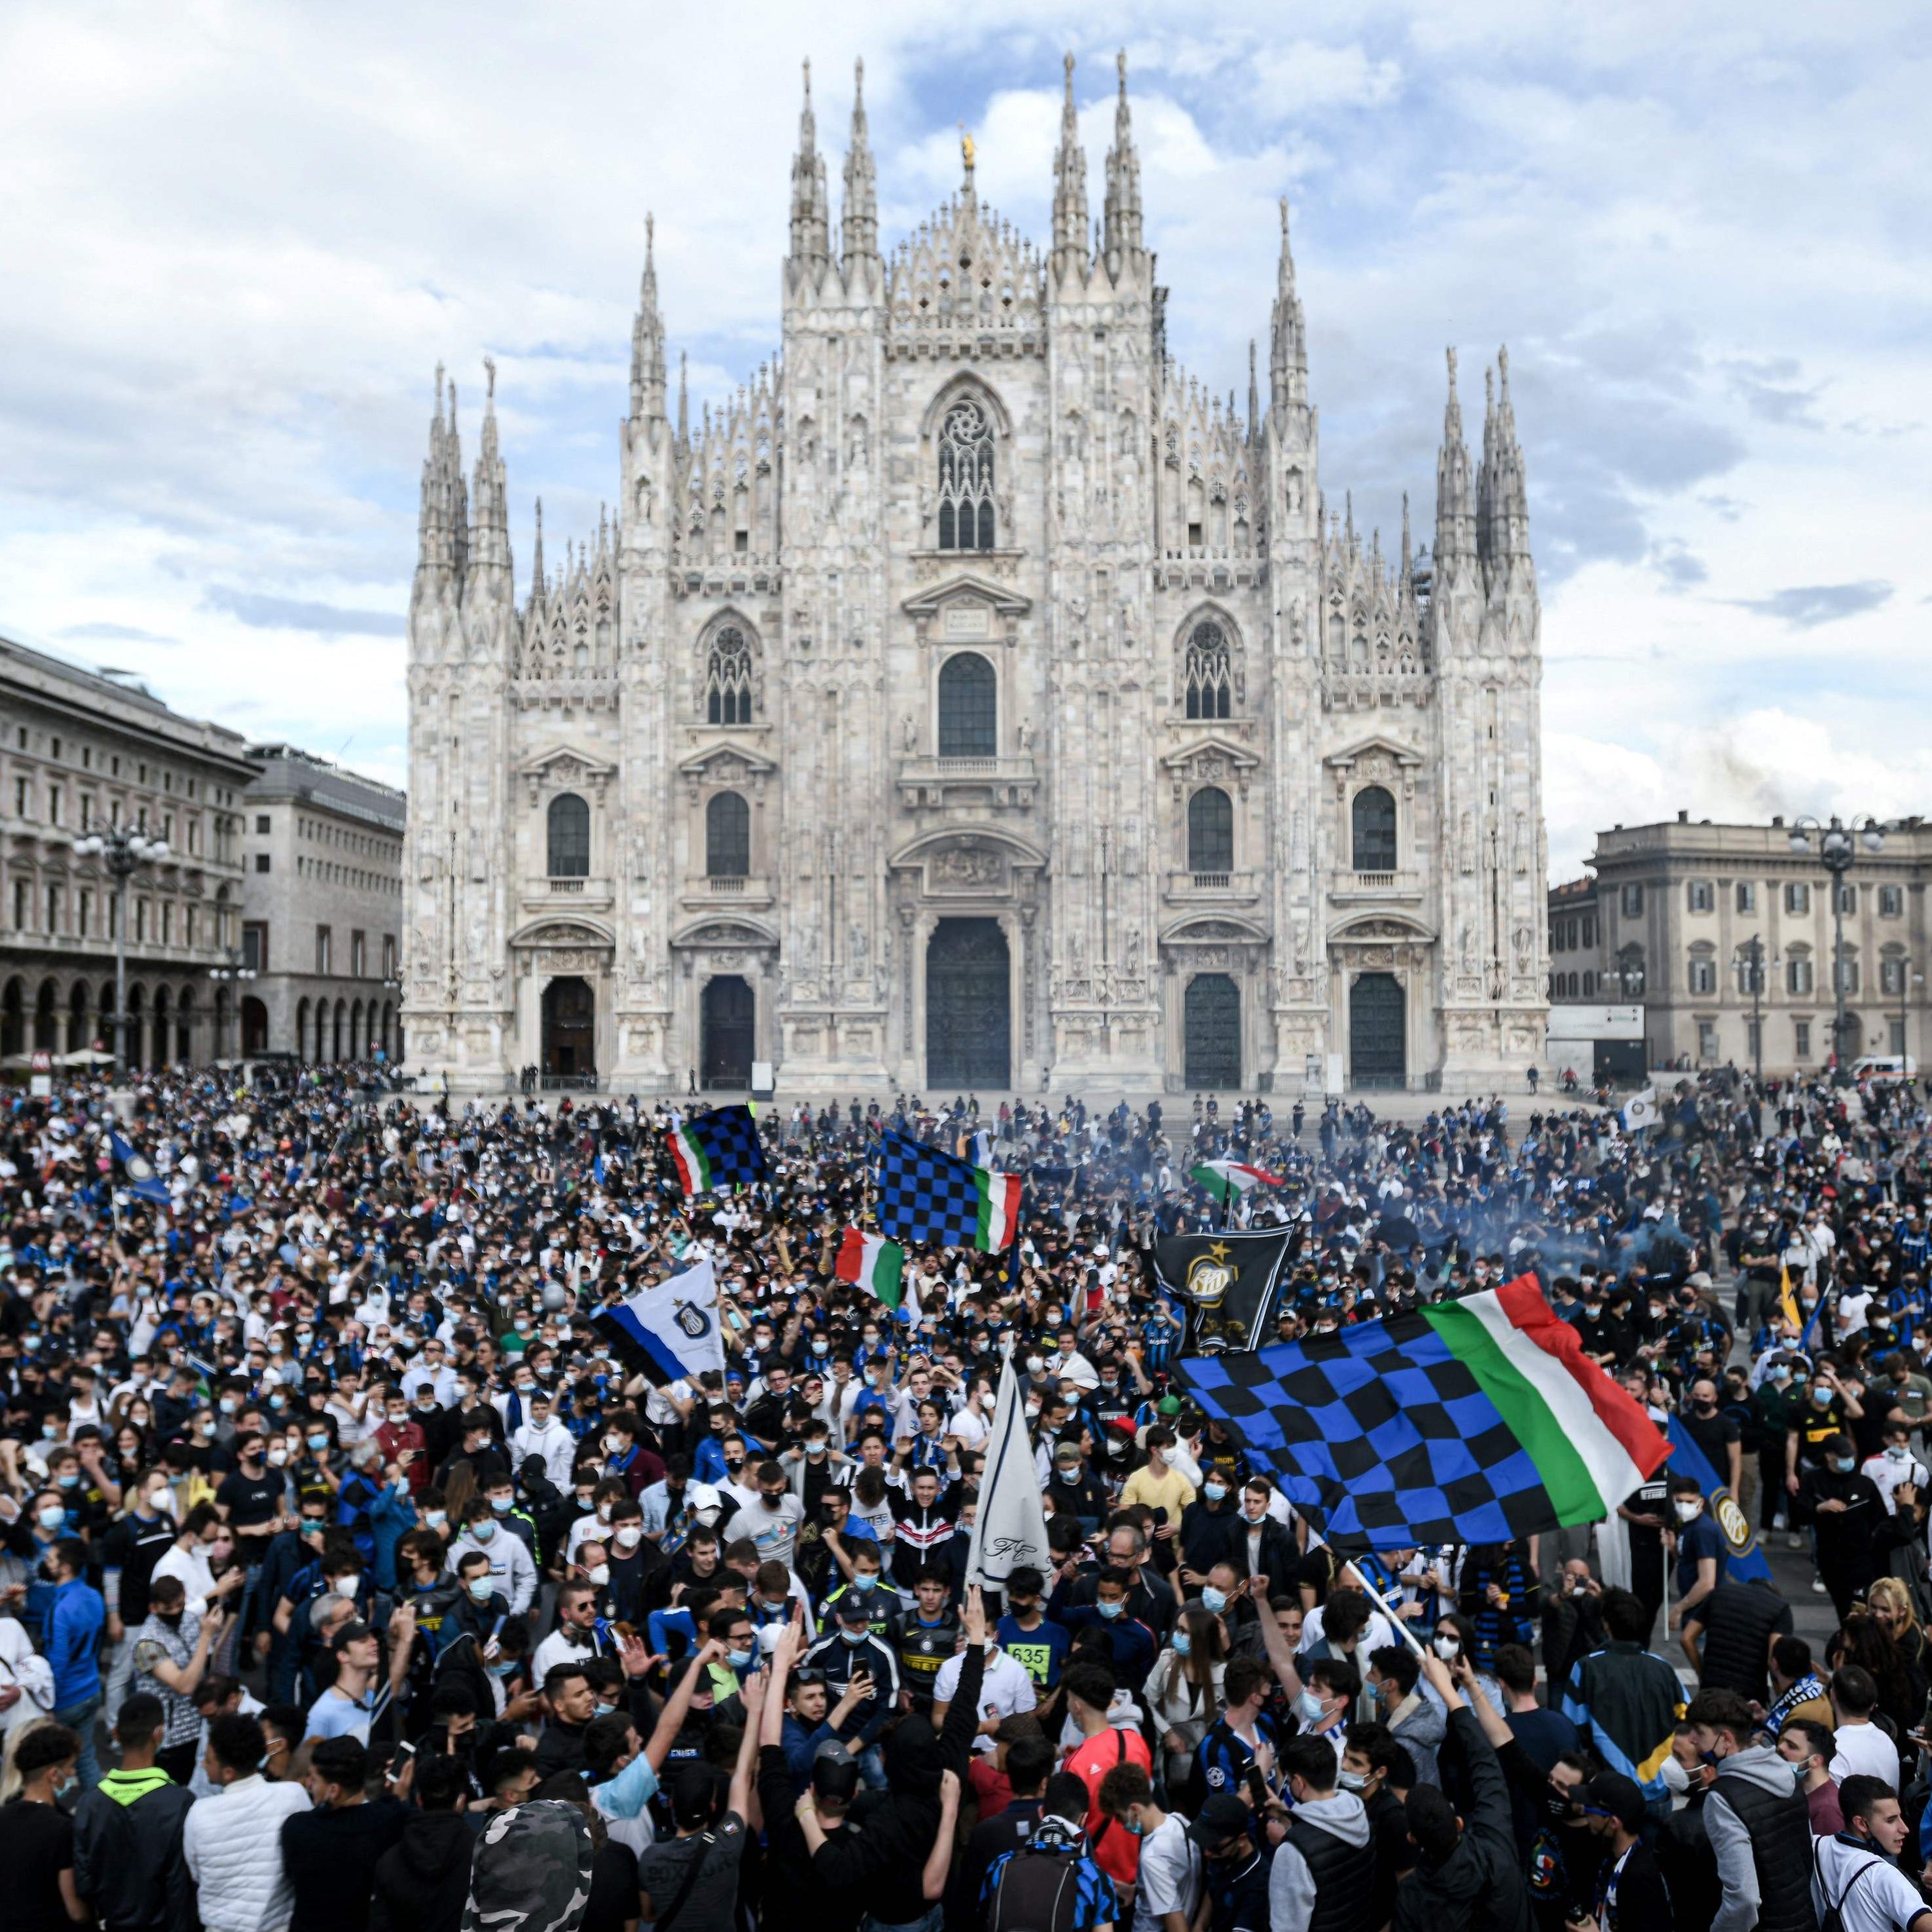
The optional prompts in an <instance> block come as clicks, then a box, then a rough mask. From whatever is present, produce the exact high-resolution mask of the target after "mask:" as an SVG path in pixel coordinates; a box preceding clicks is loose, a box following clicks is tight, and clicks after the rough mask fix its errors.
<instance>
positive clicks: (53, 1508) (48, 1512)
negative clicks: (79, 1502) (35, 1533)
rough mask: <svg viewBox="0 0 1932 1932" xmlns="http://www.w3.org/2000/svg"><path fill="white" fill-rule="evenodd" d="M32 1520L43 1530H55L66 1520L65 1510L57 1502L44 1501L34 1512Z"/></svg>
mask: <svg viewBox="0 0 1932 1932" xmlns="http://www.w3.org/2000/svg"><path fill="white" fill-rule="evenodd" d="M66 1520H67V1511H65V1510H64V1509H62V1508H61V1506H60V1505H59V1504H58V1503H46V1504H43V1505H42V1506H41V1508H39V1509H38V1510H37V1511H35V1512H34V1521H35V1522H37V1523H38V1524H39V1525H40V1527H41V1528H42V1529H44V1530H48V1531H52V1530H56V1529H59V1527H60V1526H61V1525H62V1523H65V1522H66Z"/></svg>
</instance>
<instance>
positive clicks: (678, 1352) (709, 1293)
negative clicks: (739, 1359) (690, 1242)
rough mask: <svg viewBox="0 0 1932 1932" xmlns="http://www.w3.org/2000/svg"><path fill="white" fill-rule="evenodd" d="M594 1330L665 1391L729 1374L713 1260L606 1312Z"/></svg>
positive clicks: (598, 1317) (599, 1315)
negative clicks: (709, 1372)
mask: <svg viewBox="0 0 1932 1932" xmlns="http://www.w3.org/2000/svg"><path fill="white" fill-rule="evenodd" d="M590 1325H591V1327H592V1328H594V1329H595V1330H596V1331H597V1332H598V1334H600V1335H601V1336H602V1337H604V1339H605V1340H607V1342H609V1343H610V1345H611V1346H612V1347H613V1348H614V1349H616V1351H617V1352H618V1354H619V1355H621V1356H622V1357H623V1358H624V1359H625V1361H627V1362H629V1363H630V1364H631V1365H632V1366H633V1367H635V1368H636V1369H637V1370H638V1371H639V1372H640V1373H642V1374H643V1375H645V1376H648V1377H649V1379H651V1380H652V1382H655V1383H656V1384H657V1385H658V1386H659V1387H660V1388H662V1387H664V1386H665V1385H667V1384H668V1383H670V1382H678V1381H680V1380H682V1379H688V1378H691V1377H694V1376H700V1375H701V1374H703V1372H704V1371H705V1370H706V1369H715V1370H717V1371H718V1373H719V1374H720V1375H722V1374H723V1373H724V1338H723V1337H722V1336H721V1334H720V1333H719V1331H718V1277H717V1274H716V1272H715V1270H714V1269H713V1268H712V1265H711V1262H710V1259H709V1256H707V1257H706V1259H704V1260H703V1261H701V1262H699V1263H698V1264H697V1266H696V1267H695V1268H686V1269H685V1271H684V1272H683V1274H674V1275H673V1276H672V1277H670V1280H668V1281H661V1282H659V1283H657V1284H656V1286H655V1287H652V1288H646V1289H640V1290H639V1291H638V1292H637V1293H636V1294H635V1295H632V1296H631V1298H630V1300H629V1301H620V1302H619V1304H617V1306H616V1307H615V1308H606V1309H603V1310H600V1311H599V1312H598V1313H597V1314H595V1315H593V1316H592V1317H591V1318H590Z"/></svg>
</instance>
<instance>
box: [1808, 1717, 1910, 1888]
mask: <svg viewBox="0 0 1932 1932" xmlns="http://www.w3.org/2000/svg"><path fill="white" fill-rule="evenodd" d="M1832 1736H1834V1737H1835V1738H1836V1739H1838V1756H1837V1757H1835V1758H1833V1759H1832V1763H1831V1773H1832V1783H1833V1784H1843V1783H1844V1781H1845V1780H1846V1778H1860V1777H1862V1778H1882V1779H1883V1780H1884V1781H1885V1783H1886V1784H1888V1785H1890V1786H1891V1788H1892V1790H1894V1791H1896V1790H1897V1789H1898V1747H1897V1745H1895V1744H1894V1743H1893V1742H1892V1741H1891V1739H1889V1738H1888V1737H1887V1736H1885V1733H1884V1732H1882V1730H1879V1727H1877V1725H1876V1724H1871V1723H1870V1722H1867V1723H1865V1724H1841V1725H1839V1726H1838V1728H1837V1729H1836V1730H1835V1731H1834V1732H1833V1733H1832ZM1869 1882H1870V1881H1869V1880H1867V1883H1869ZM1918 1909H1920V1910H1921V1912H1922V1911H1923V1910H1924V1909H1925V1908H1924V1905H1923V1903H1921V1905H1920V1906H1919V1908H1918Z"/></svg>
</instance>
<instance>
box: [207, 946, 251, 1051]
mask: <svg viewBox="0 0 1932 1932" xmlns="http://www.w3.org/2000/svg"><path fill="white" fill-rule="evenodd" d="M222 957H223V959H226V961H227V962H228V963H227V964H226V965H225V966H211V967H210V968H208V977H209V978H210V979H211V980H217V981H223V980H238V981H239V980H252V979H254V977H255V969H254V967H252V966H245V965H242V949H241V947H239V946H228V947H223V949H222ZM236 998H237V1000H238V1002H239V998H240V996H239V995H237V996H236ZM235 1024H236V1035H235V1039H236V1045H237V1046H239V1045H240V1044H241V1040H242V1035H241V1031H240V1028H241V1025H242V1010H241V1007H240V1006H239V1004H237V1006H236V1012H235ZM214 1057H215V1058H216V1059H217V1060H219V1059H220V1058H221V1005H220V1001H219V1000H217V1001H216V1003H215V1007H214ZM236 1058H238V1059H239V1058H240V1055H239V1054H238V1055H236Z"/></svg>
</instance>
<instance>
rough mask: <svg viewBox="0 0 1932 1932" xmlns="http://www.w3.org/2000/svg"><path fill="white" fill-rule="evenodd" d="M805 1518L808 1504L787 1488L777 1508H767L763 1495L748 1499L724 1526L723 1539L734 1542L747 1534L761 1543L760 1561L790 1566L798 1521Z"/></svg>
mask: <svg viewBox="0 0 1932 1932" xmlns="http://www.w3.org/2000/svg"><path fill="white" fill-rule="evenodd" d="M804 1520H805V1505H804V1504H802V1502H799V1499H797V1497H796V1496H793V1494H792V1493H791V1492H790V1490H785V1491H784V1493H782V1494H781V1496H779V1497H778V1508H776V1509H767V1508H766V1507H765V1499H764V1497H763V1496H762V1495H760V1496H758V1497H757V1500H756V1501H755V1502H751V1503H748V1504H747V1505H745V1508H742V1509H741V1510H740V1511H739V1512H738V1514H736V1516H734V1517H733V1518H732V1519H731V1520H730V1522H729V1523H727V1524H726V1525H725V1526H724V1541H726V1542H727V1544H729V1543H733V1542H736V1541H737V1539H738V1538H739V1537H741V1536H748V1537H749V1538H751V1541H753V1542H754V1543H755V1544H757V1546H758V1561H759V1562H760V1563H771V1562H778V1563H782V1564H783V1565H784V1566H785V1568H787V1570H788V1569H790V1568H791V1556H792V1552H793V1550H795V1549H796V1547H798V1529H799V1524H800V1523H802V1522H803V1521H804Z"/></svg>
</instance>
